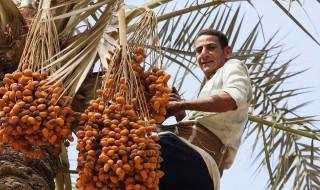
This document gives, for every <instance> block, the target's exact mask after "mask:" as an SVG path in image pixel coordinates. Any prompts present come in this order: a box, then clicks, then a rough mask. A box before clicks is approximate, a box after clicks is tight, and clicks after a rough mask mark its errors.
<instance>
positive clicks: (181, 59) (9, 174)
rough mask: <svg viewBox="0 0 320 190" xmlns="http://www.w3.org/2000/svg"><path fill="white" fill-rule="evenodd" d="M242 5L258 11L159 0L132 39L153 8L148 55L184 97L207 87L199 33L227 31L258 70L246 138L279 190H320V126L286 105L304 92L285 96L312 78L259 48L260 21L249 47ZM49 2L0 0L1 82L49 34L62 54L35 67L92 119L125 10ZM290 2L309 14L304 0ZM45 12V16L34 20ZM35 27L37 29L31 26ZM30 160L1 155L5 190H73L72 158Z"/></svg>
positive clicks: (226, 2) (135, 12) (218, 0)
mask: <svg viewBox="0 0 320 190" xmlns="http://www.w3.org/2000/svg"><path fill="white" fill-rule="evenodd" d="M241 1H243V2H244V3H252V2H251V1H247V0H215V1H207V2H206V1H204V2H198V1H194V2H185V1H184V3H185V4H184V5H181V1H179V3H180V5H176V3H177V1H174V0H156V1H150V2H149V3H146V4H144V5H143V6H142V5H141V6H139V7H137V8H130V9H129V10H128V12H127V15H126V21H127V24H128V33H129V35H130V32H132V31H134V30H136V29H137V25H136V24H135V23H136V22H137V20H138V19H137V18H139V16H141V15H142V14H143V13H144V12H145V11H146V10H148V9H153V10H154V11H156V12H157V15H158V16H157V21H158V34H159V38H160V44H158V45H157V47H149V48H150V49H151V50H153V51H155V52H156V53H159V52H158V51H159V50H162V55H163V60H162V65H161V66H162V68H164V69H166V70H167V71H168V72H172V73H173V74H172V76H173V82H172V83H173V84H172V85H174V86H176V87H177V88H178V89H179V90H182V89H184V86H185V85H186V81H190V80H192V81H196V83H198V84H199V86H201V84H203V83H204V80H203V79H201V78H199V77H198V76H199V75H198V73H197V72H198V71H197V65H195V61H194V58H193V51H192V44H193V43H192V39H193V38H194V35H195V34H196V33H197V31H199V30H200V29H201V28H206V27H213V28H217V29H219V30H222V31H224V32H225V33H226V34H227V36H228V37H229V39H230V44H231V46H232V47H233V49H234V50H236V51H235V53H234V57H236V58H238V59H241V60H244V61H245V62H246V63H247V65H248V67H249V70H250V76H251V79H252V84H253V87H254V100H253V102H252V111H251V112H250V116H249V122H248V124H247V126H246V131H245V133H247V134H248V135H250V136H255V138H256V143H254V144H255V145H256V144H259V143H260V144H262V148H261V149H258V147H255V146H254V145H253V147H254V148H256V149H257V150H256V152H257V154H258V156H257V157H258V158H260V162H261V163H260V165H261V166H264V167H265V168H266V169H267V171H268V173H269V186H270V189H282V188H283V187H284V186H285V185H288V184H289V185H290V186H291V187H292V189H319V188H320V183H319V176H318V173H319V172H320V171H319V170H320V168H319V165H318V159H319V153H320V152H319V149H318V148H317V147H316V146H315V143H317V142H318V141H319V136H318V131H317V128H316V127H315V126H314V125H313V123H312V122H313V121H314V118H313V117H310V116H300V115H298V114H296V111H297V110H298V109H299V108H300V107H302V106H304V105H305V102H303V103H301V105H298V106H295V107H289V106H288V105H287V104H286V102H287V101H288V99H290V98H292V97H295V96H297V95H300V94H301V93H303V92H304V91H305V89H304V88H296V89H287V88H283V82H284V81H286V80H287V79H289V78H292V77H295V76H297V75H298V74H300V73H301V72H303V71H299V72H295V73H289V72H288V70H287V69H288V66H289V65H290V63H291V62H292V61H293V60H294V59H290V60H288V61H282V60H281V59H280V58H281V54H282V51H281V45H280V44H278V43H276V42H274V36H272V37H271V38H270V39H267V40H265V43H264V45H263V46H262V47H258V45H257V41H258V40H259V39H261V38H262V36H261V35H260V32H261V22H260V20H258V21H257V23H256V25H255V26H254V27H253V28H251V30H250V32H249V34H247V36H246V38H245V40H242V41H241V39H240V38H239V33H241V32H242V31H243V30H242V24H243V22H245V18H244V17H242V16H241V15H240V9H241V7H240V6H238V7H237V8H235V9H234V8H233V7H232V5H234V4H239V2H241ZM48 2H49V4H48V3H45V1H40V2H39V1H28V0H22V1H21V2H20V1H15V2H12V1H11V0H5V1H3V0H2V1H0V48H1V49H0V62H1V68H0V74H1V75H0V76H1V77H3V76H4V74H5V73H8V72H12V71H13V70H15V69H16V68H17V66H18V64H19V61H20V59H21V56H22V54H23V48H24V47H26V48H25V50H24V54H23V55H28V54H27V53H26V52H28V51H30V49H32V50H33V52H46V51H47V49H44V47H40V46H34V44H37V42H38V43H39V42H41V40H43V38H39V34H41V35H40V36H45V37H47V38H48V39H49V38H50V39H52V40H51V41H56V42H58V43H50V45H49V46H48V47H47V48H48V49H50V50H52V49H54V50H55V51H54V52H55V53H54V54H52V55H50V56H49V57H48V58H50V63H49V64H48V62H47V61H46V60H36V61H38V62H41V63H46V64H47V65H49V66H55V67H56V68H57V70H56V72H55V73H54V74H52V80H54V79H60V80H63V82H64V83H65V84H66V86H68V91H67V92H66V94H69V95H71V96H73V97H74V98H73V105H74V106H73V107H74V109H75V110H76V111H78V112H83V110H84V109H85V107H86V105H87V104H88V101H89V100H91V99H92V98H94V97H95V94H94V92H95V90H94V87H95V85H94V84H95V81H96V76H95V75H96V74H94V73H93V70H94V65H95V64H96V62H98V63H101V65H105V64H106V57H107V52H108V50H110V49H112V48H113V47H114V45H115V44H116V43H117V42H116V40H117V39H118V33H117V25H116V24H117V18H116V17H115V16H114V14H113V13H114V12H116V11H117V8H118V7H119V5H120V4H119V3H121V2H119V1H118V0H97V1H92V0H81V1H60V0H51V1H48ZM273 2H274V3H275V5H277V6H278V7H280V8H281V9H282V10H283V11H284V12H286V13H287V14H288V16H289V18H291V19H292V20H293V21H294V22H295V23H297V25H298V26H299V27H300V28H301V29H302V30H303V31H304V32H305V33H306V35H308V36H309V37H310V38H312V39H313V40H314V41H315V42H316V43H318V44H319V42H318V41H317V40H316V38H315V37H313V35H311V34H310V33H309V32H308V31H307V30H306V29H305V28H304V26H303V25H302V24H301V23H300V22H298V21H297V20H296V19H295V17H294V16H293V15H291V14H290V11H289V9H287V8H285V7H284V6H283V5H282V4H281V3H280V2H279V1H277V0H274V1H273ZM14 3H16V4H14ZM289 3H290V4H291V3H292V4H293V3H298V4H299V5H301V6H302V4H300V2H299V1H289ZM17 7H19V9H18V8H17ZM172 7H175V8H172ZM37 10H38V13H37V14H35V12H37ZM44 15H45V16H44ZM30 20H34V21H35V22H33V24H32V25H31V22H30ZM46 24H47V25H46ZM48 26H50V27H48ZM182 26H183V27H182ZM38 27H39V28H41V29H42V30H40V29H39V28H38ZM27 31H29V33H28V36H27V35H26V34H27ZM43 31H45V32H43ZM247 31H248V29H247ZM41 32H42V33H41ZM55 33H56V34H55ZM275 35H276V34H275ZM34 40H35V41H34ZM37 40H38V41H37ZM43 41H44V40H43ZM43 41H42V42H43ZM54 44H55V45H54ZM53 46H54V47H53ZM29 57H30V55H29ZM24 59H25V58H24ZM173 71H174V72H173ZM270 157H275V158H277V159H275V160H277V161H276V162H272V161H271V160H270ZM23 158H24V157H23V155H22V154H21V153H14V152H10V151H5V152H4V153H3V154H2V155H1V156H0V174H1V175H0V176H1V177H0V189H28V188H29V189H54V177H56V182H57V185H56V188H58V189H71V184H70V177H69V175H68V173H69V171H68V162H67V158H66V153H65V151H63V152H62V154H61V156H60V159H59V158H56V157H52V156H51V155H47V157H45V158H43V159H38V160H28V161H26V160H24V159H23ZM258 160H259V159H258ZM49 163H50V164H49ZM30 174H31V175H30Z"/></svg>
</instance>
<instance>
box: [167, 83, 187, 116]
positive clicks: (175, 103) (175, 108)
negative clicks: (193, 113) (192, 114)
mask: <svg viewBox="0 0 320 190" xmlns="http://www.w3.org/2000/svg"><path fill="white" fill-rule="evenodd" d="M183 101H184V100H182V99H181V97H180V95H179V94H178V91H177V90H176V88H174V87H173V88H172V93H170V94H169V103H168V105H167V115H166V117H170V116H175V117H176V120H177V121H181V120H182V119H183V118H184V117H185V116H186V112H185V107H184V104H183V103H184V102H183Z"/></svg>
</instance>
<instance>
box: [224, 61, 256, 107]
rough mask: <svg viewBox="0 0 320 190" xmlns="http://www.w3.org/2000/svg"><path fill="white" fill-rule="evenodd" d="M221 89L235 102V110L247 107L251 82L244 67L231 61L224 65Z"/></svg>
mask: <svg viewBox="0 0 320 190" xmlns="http://www.w3.org/2000/svg"><path fill="white" fill-rule="evenodd" d="M225 66H226V68H225V69H224V72H223V88H222V90H223V91H225V92H226V93H228V94H229V95H230V96H231V97H232V98H233V99H234V100H235V102H236V104H237V109H239V108H241V107H243V106H247V104H248V103H249V102H250V100H251V96H252V89H251V82H250V78H249V74H248V69H247V67H246V65H245V64H244V63H243V62H241V61H239V60H232V61H230V62H228V64H227V65H225Z"/></svg>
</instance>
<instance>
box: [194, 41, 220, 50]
mask: <svg viewBox="0 0 320 190" xmlns="http://www.w3.org/2000/svg"><path fill="white" fill-rule="evenodd" d="M208 44H215V45H216V44H217V42H216V41H215V40H214V39H197V40H196V41H195V43H194V46H195V48H197V47H201V46H205V45H208Z"/></svg>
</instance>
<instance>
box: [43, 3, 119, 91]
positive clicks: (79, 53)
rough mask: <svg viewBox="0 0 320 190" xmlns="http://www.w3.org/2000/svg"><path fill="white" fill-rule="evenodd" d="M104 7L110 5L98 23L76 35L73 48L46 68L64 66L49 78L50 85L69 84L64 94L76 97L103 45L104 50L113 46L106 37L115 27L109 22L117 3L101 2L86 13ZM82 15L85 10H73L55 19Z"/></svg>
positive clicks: (66, 49)
mask: <svg viewBox="0 0 320 190" xmlns="http://www.w3.org/2000/svg"><path fill="white" fill-rule="evenodd" d="M105 5H107V6H106V7H105V8H104V10H103V12H102V14H101V16H100V17H99V19H98V20H97V22H96V23H94V26H93V27H92V28H90V29H88V30H86V31H84V32H83V33H81V34H79V35H77V36H76V38H75V39H74V41H73V42H72V43H71V44H70V45H68V46H67V47H66V48H64V49H63V51H61V52H60V53H59V54H57V55H56V56H55V58H56V60H54V61H53V62H52V63H50V64H48V65H47V67H52V66H58V65H61V66H60V67H59V69H58V70H57V71H56V72H55V73H54V75H52V76H50V78H49V83H51V82H59V81H64V84H66V89H65V90H66V91H65V93H66V94H68V95H70V96H74V95H75V94H76V92H77V91H78V89H79V88H80V86H81V84H82V82H83V81H84V80H85V78H86V76H87V75H88V73H89V72H90V71H91V68H92V67H93V65H94V63H95V60H96V56H97V54H98V52H99V49H100V48H101V46H103V47H104V49H105V50H108V49H112V48H113V47H114V46H113V42H110V40H108V39H110V38H108V39H106V38H105V37H106V36H109V35H108V34H107V33H106V32H107V31H108V30H110V28H112V26H110V25H109V24H110V21H111V20H112V19H114V17H113V13H114V12H115V10H116V9H117V6H118V2H117V1H103V2H98V3H96V4H94V5H92V7H91V9H86V11H89V12H90V11H93V10H95V9H96V8H97V7H101V6H105ZM79 12H85V10H78V11H74V12H73V13H68V14H66V15H57V16H55V17H54V18H53V19H57V18H61V17H68V16H72V15H77V14H79ZM111 40H112V39H111ZM109 42H110V43H109Z"/></svg>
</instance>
